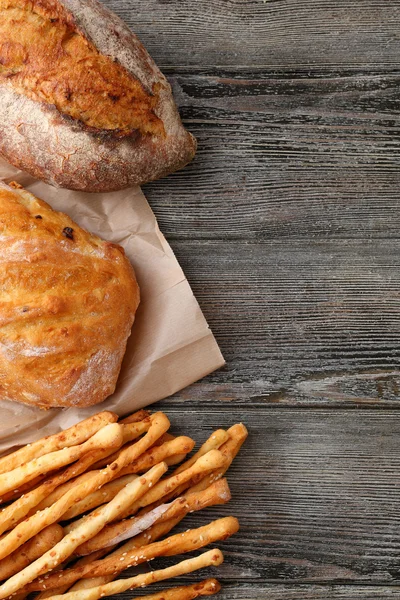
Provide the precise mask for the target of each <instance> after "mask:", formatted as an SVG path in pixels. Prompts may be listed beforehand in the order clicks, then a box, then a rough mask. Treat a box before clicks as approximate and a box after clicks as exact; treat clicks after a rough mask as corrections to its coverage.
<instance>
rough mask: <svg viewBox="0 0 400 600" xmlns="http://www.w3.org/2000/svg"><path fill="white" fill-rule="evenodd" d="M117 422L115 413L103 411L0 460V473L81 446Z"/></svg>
mask: <svg viewBox="0 0 400 600" xmlns="http://www.w3.org/2000/svg"><path fill="white" fill-rule="evenodd" d="M117 420H118V415H116V414H115V413H112V412H109V411H103V412H100V413H98V414H96V415H93V417H89V418H88V419H85V420H84V421H81V422H80V423H77V425H73V426H72V427H70V428H69V429H66V430H65V431H61V432H60V433H57V434H55V435H51V436H48V437H45V438H42V439H41V440H38V441H37V442H34V443H32V444H28V445H27V446H23V447H22V448H20V449H19V450H16V451H15V452H13V453H12V454H8V455H6V456H4V457H2V458H0V473H6V472H7V471H12V470H13V469H15V468H16V467H19V466H20V465H23V464H25V463H27V462H30V461H31V460H32V459H34V458H39V457H40V456H43V454H49V453H50V452H54V451H55V450H59V449H60V448H66V447H69V446H77V445H79V444H82V443H83V442H85V441H86V440H88V439H89V438H90V437H92V435H94V434H95V433H96V432H97V431H99V430H100V429H101V428H102V427H105V425H107V424H108V423H115V422H116V421H117Z"/></svg>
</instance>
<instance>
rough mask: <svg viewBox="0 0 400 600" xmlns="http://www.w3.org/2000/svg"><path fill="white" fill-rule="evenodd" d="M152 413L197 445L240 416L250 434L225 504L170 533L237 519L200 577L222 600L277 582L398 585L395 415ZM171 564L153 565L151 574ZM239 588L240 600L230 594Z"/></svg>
mask: <svg viewBox="0 0 400 600" xmlns="http://www.w3.org/2000/svg"><path fill="white" fill-rule="evenodd" d="M158 407H159V408H161V409H163V410H165V411H166V412H167V414H168V415H169V416H170V418H171V422H172V431H173V432H175V433H178V432H181V431H182V430H183V428H184V431H185V433H188V435H191V436H194V437H195V438H196V439H197V440H198V441H199V442H201V441H202V440H204V439H205V438H206V437H207V436H208V435H209V434H210V433H211V431H212V430H213V429H214V428H216V427H221V426H225V427H226V426H227V425H230V424H233V423H234V422H238V421H240V420H241V419H245V420H246V423H247V426H248V428H249V432H250V435H249V438H248V440H247V441H246V443H245V445H244V446H243V448H242V450H241V452H240V454H239V456H238V457H237V459H236V461H235V462H234V464H233V465H232V467H231V469H230V470H229V472H228V481H229V484H230V486H231V490H232V500H231V502H230V503H229V504H227V505H225V506H219V507H215V508H211V509H207V510H205V511H202V512H200V513H193V514H191V515H188V516H187V517H186V518H185V519H184V521H183V522H182V523H181V525H180V526H179V528H178V529H177V531H184V530H185V529H187V528H188V527H197V526H201V525H203V524H205V523H206V522H208V521H210V520H211V519H212V518H218V517H222V516H227V515H231V514H232V515H235V516H237V517H239V520H240V523H241V529H240V531H239V533H238V534H237V535H235V536H234V537H232V538H231V539H230V540H228V541H226V542H223V543H218V544H216V545H217V546H218V547H221V549H223V551H224V553H225V557H226V561H225V563H224V564H223V565H222V566H221V567H219V568H218V569H216V570H209V571H207V574H208V575H212V576H216V573H217V574H218V577H219V578H220V579H221V581H222V582H223V583H224V584H226V585H227V588H226V591H225V592H224V593H223V594H222V595H221V596H220V597H221V599H224V600H228V599H229V598H236V597H238V598H246V595H245V594H246V593H248V590H249V589H251V585H252V584H254V585H255V586H256V589H257V590H259V589H264V586H266V584H267V583H273V582H278V583H279V582H281V583H282V582H284V581H291V582H292V583H294V582H297V583H305V582H320V583H327V582H331V583H332V582H334V583H336V584H339V583H344V582H348V583H351V584H356V583H362V582H370V583H372V584H375V585H378V584H382V583H390V584H399V583H400V555H399V543H400V537H399V532H398V520H399V517H400V495H399V490H398V487H399V486H398V477H396V476H395V474H397V473H398V472H399V468H400V446H399V438H400V413H399V411H396V410H392V411H389V410H382V411H376V410H368V409H366V410H362V411H349V410H343V409H336V410H329V409H328V410H326V409H316V410H314V409H309V410H302V409H291V410H286V409H284V408H280V407H269V408H268V407H266V408H263V409H261V408H258V409H257V410H247V411H244V410H243V409H242V408H241V407H232V406H231V407H230V408H229V412H228V411H227V409H226V406H225V405H224V403H222V402H215V403H214V404H213V405H205V406H203V409H202V410H201V411H200V410H199V404H198V400H197V398H196V396H194V398H193V400H192V401H187V402H186V403H185V405H182V404H181V406H176V405H175V404H174V403H171V402H169V401H163V402H161V403H159V404H158ZM175 560H176V559H168V560H166V559H164V560H159V559H157V560H156V561H154V562H153V563H152V568H156V567H157V566H158V565H161V566H164V565H167V564H171V563H172V562H175ZM198 578H199V576H197V577H196V576H190V578H189V577H188V578H186V579H185V580H186V581H188V580H190V581H193V580H196V579H198ZM238 584H240V585H241V586H244V587H243V588H241V589H242V590H244V591H243V594H244V595H243V596H241V595H240V594H239V595H237V596H236V595H235V594H236V592H235V593H234V594H233V595H231V590H232V589H233V590H234V589H236V588H234V587H233V585H235V586H236V585H238ZM268 589H269V588H268ZM282 589H284V588H282ZM281 593H282V592H281ZM319 593H320V592H319ZM250 597H254V598H257V595H256V594H254V595H253V596H250ZM259 597H261V596H259ZM272 597H274V596H272ZM275 597H276V598H279V597H280V596H279V595H278V593H277V595H276V596H275ZM288 597H289V598H290V595H289V596H288ZM293 597H294V598H297V597H298V598H302V596H301V595H299V596H296V595H295V593H294V595H293ZM304 597H305V598H307V597H308V596H307V595H305V596H304ZM310 597H311V598H312V597H313V596H310ZM318 597H319V596H318V595H316V598H318ZM327 597H329V596H327ZM332 597H334V596H332ZM340 597H341V596H339V598H340ZM356 597H357V596H356ZM367 597H368V596H367Z"/></svg>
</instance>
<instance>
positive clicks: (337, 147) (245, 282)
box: [107, 0, 400, 600]
mask: <svg viewBox="0 0 400 600" xmlns="http://www.w3.org/2000/svg"><path fill="white" fill-rule="evenodd" d="M107 4H108V5H109V6H111V7H112V8H113V9H114V10H115V11H116V12H117V13H118V14H119V15H120V16H122V17H123V18H124V19H125V20H126V21H127V22H128V24H129V25H130V26H131V27H132V28H133V29H134V31H136V33H138V34H139V36H140V38H141V39H142V40H143V42H144V43H145V45H146V46H147V48H148V49H149V51H150V52H151V54H152V55H153V57H154V58H155V59H156V61H157V62H158V64H159V65H160V66H161V67H162V68H163V70H164V71H165V73H166V74H167V75H168V76H169V78H170V81H171V83H172V86H173V89H174V93H175V97H176V99H177V102H178V104H179V107H180V110H181V114H182V116H183V119H184V122H185V124H186V125H187V127H188V128H189V129H190V130H191V131H192V132H193V133H194V134H195V135H196V136H197V138H198V140H199V151H198V155H197V157H196V159H195V161H194V162H193V164H192V165H190V166H189V167H188V168H186V169H185V170H183V171H182V172H179V173H176V174H174V175H172V176H170V177H169V178H166V179H164V180H162V181H159V182H155V183H152V184H149V185H147V186H145V193H146V195H147V197H148V198H149V201H150V203H151V205H152V207H153V209H154V211H155V213H156V215H157V217H158V219H159V222H160V226H161V229H162V230H163V231H164V233H165V234H166V236H167V238H168V239H169V241H170V242H171V244H172V246H173V249H174V250H175V252H176V253H177V256H178V258H179V260H180V262H181V264H182V266H183V268H184V270H185V273H186V274H187V276H188V279H189V281H190V283H191V284H192V286H193V290H194V292H195V294H196V296H197V298H198V299H199V302H200V305H201V307H202V309H203V310H204V313H205V315H206V317H207V319H208V321H209V323H210V325H211V327H212V329H213V331H214V332H215V334H216V337H217V340H218V342H219V343H220V345H221V348H222V350H223V353H224V355H225V357H226V359H227V366H226V367H225V368H223V369H221V370H220V371H218V372H217V373H214V374H212V375H211V376H209V377H207V378H205V379H204V380H202V381H200V382H198V383H196V384H195V385H193V386H190V387H189V388H187V389H186V390H183V391H182V392H179V393H178V394H176V395H175V396H174V397H173V398H170V399H168V400H167V401H164V402H162V403H160V404H159V407H160V408H162V409H165V410H166V411H167V413H168V414H169V415H170V416H171V417H172V421H173V422H174V424H175V426H176V427H177V429H179V430H180V431H183V432H184V433H189V434H190V433H191V434H193V436H194V437H196V439H199V440H200V439H204V438H205V437H206V435H207V433H209V432H210V431H211V429H212V428H216V427H218V426H226V425H228V424H230V423H231V422H234V421H237V420H243V421H244V422H245V423H246V424H247V425H248V426H249V429H250V439H249V441H248V443H247V444H246V446H245V447H244V449H243V451H242V453H241V455H240V457H239V458H238V460H237V463H236V464H235V465H234V467H233V468H232V470H231V472H230V475H229V480H230V482H231V486H232V490H233V492H234V497H233V500H232V503H231V504H230V505H229V506H226V507H219V508H218V509H212V510H208V511H206V512H205V513H203V514H198V515H191V516H190V517H188V518H187V519H185V521H186V522H185V527H188V526H190V525H200V524H203V523H204V522H206V520H207V519H211V518H212V517H216V516H222V515H226V514H231V513H232V514H236V515H237V516H239V517H240V520H241V523H242V529H241V531H240V533H239V534H238V535H237V536H235V538H233V539H231V540H229V541H227V542H225V543H223V544H220V546H221V547H222V548H223V549H224V551H225V554H226V562H225V564H224V565H223V566H222V567H221V570H220V574H221V579H222V581H223V583H224V591H223V592H222V594H221V596H220V597H221V599H223V600H225V599H226V600H228V599H230V600H235V599H237V600H246V599H247V600H253V599H254V600H255V599H257V600H263V599H264V598H265V599H267V598H270V599H272V600H278V599H279V600H280V599H282V600H283V599H285V600H317V599H318V600H319V599H321V600H322V599H328V600H329V599H331V598H332V599H333V598H337V599H340V600H342V599H343V600H344V599H347V598H357V599H360V600H361V598H362V599H363V600H370V599H371V600H372V598H374V599H375V598H377V599H379V598H382V599H386V598H393V599H395V600H397V599H399V600H400V591H399V589H400V588H398V587H397V585H396V584H398V583H399V582H400V564H399V558H398V557H399V536H398V532H397V529H398V520H399V500H398V496H399V494H398V487H399V486H398V480H399V472H400V463H399V460H400V454H399V450H398V448H399V443H398V439H399V433H400V431H399V430H400V416H399V412H398V411H396V410H395V409H396V408H397V407H398V406H399V389H400V369H399V352H400V350H399V333H400V331H399V329H400V319H399V298H400V279H399V278H400V276H399V259H398V256H399V231H400V228H399V226H400V221H399V218H400V217H399V214H400V212H399V192H398V190H399V183H400V169H399V166H400V164H399V163H400V161H399V131H400V120H399V112H400V111H399V109H400V103H399V84H400V65H399V55H400V38H399V35H398V30H399V25H400V1H399V0H392V1H390V2H377V1H376V0H358V1H354V0H349V1H346V2H345V1H344V0H326V1H325V0H324V1H320V0H316V1H315V2H303V1H302V0H263V1H262V0H196V1H195V0H192V1H191V0H179V1H178V0H149V2H146V3H144V4H143V3H142V4H139V3H138V2H132V1H131V0H107ZM170 562H171V561H169V563H168V561H167V563H165V564H170ZM161 564H164V563H162V561H161ZM154 566H155V565H153V567H154ZM207 574H210V575H214V574H215V573H211V572H209V573H207ZM203 576H204V574H202V573H199V574H197V575H195V576H193V577H188V578H186V579H184V581H195V580H199V579H201V578H202V577H203ZM343 583H345V584H346V585H342V584H343ZM315 584H318V585H315ZM332 584H334V585H332ZM169 586H170V584H169ZM169 586H167V587H169ZM162 587H163V586H159V587H158V589H162ZM142 593H143V591H142V590H141V591H140V592H136V593H134V592H130V593H126V594H124V596H123V597H124V598H126V599H128V598H132V597H133V596H139V595H141V594H142Z"/></svg>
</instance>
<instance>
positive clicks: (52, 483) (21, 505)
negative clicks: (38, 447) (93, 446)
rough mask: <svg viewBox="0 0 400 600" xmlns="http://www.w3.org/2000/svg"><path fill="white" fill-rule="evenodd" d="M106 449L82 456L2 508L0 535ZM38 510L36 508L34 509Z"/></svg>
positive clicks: (87, 466) (90, 463)
mask: <svg viewBox="0 0 400 600" xmlns="http://www.w3.org/2000/svg"><path fill="white" fill-rule="evenodd" d="M108 451H109V450H108V448H105V449H104V450H95V451H93V452H89V453H88V454H87V455H86V456H83V457H82V458H81V459H79V460H78V461H77V462H76V463H74V464H72V465H70V466H69V467H67V468H66V469H64V470H63V471H62V472H61V473H57V474H56V475H54V476H51V477H50V478H49V479H46V481H44V482H43V483H42V485H40V486H39V487H38V488H36V489H34V490H31V491H30V492H28V493H27V494H24V496H21V497H20V498H18V500H16V501H15V502H14V503H13V504H10V505H9V506H7V507H6V508H3V509H2V511H1V512H0V534H2V533H4V531H6V530H7V529H10V528H11V527H13V526H14V525H16V524H17V523H18V522H19V521H21V520H22V519H23V518H24V517H26V515H28V514H29V513H30V511H31V510H32V509H33V508H35V507H38V505H39V503H40V502H41V501H42V500H44V499H45V498H46V497H47V496H48V495H50V494H51V493H52V492H53V490H54V489H56V488H57V487H58V486H60V485H61V484H63V483H64V482H66V481H69V480H70V479H72V478H74V477H76V475H80V474H81V473H83V472H84V471H86V469H88V468H89V467H91V466H92V465H93V463H95V462H96V461H97V460H98V459H99V458H100V457H101V456H104V454H105V453H108ZM36 509H37V510H38V508H36Z"/></svg>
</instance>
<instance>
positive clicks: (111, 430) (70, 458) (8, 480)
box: [0, 423, 122, 496]
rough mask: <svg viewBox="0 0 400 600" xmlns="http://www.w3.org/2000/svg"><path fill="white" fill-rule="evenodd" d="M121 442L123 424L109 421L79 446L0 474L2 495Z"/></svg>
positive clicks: (35, 459)
mask: <svg viewBox="0 0 400 600" xmlns="http://www.w3.org/2000/svg"><path fill="white" fill-rule="evenodd" d="M121 442H122V426H121V425H118V423H109V424H107V425H106V426H105V427H103V428H102V429H100V430H99V431H97V432H96V433H95V434H94V435H93V436H92V437H91V438H89V439H88V440H87V441H86V442H84V443H83V444H81V445H79V446H72V447H70V448H64V449H63V450H56V451H55V452H50V453H49V454H45V455H43V456H41V457H39V458H34V459H33V460H31V461H30V462H27V463H22V464H21V465H20V466H19V467H16V468H15V469H13V470H12V471H7V472H6V473H2V474H0V496H2V494H6V493H7V492H10V491H11V490H14V489H16V488H18V486H20V485H22V484H24V483H26V482H28V481H30V480H32V479H34V478H35V477H36V476H37V475H42V474H44V473H46V472H49V471H54V470H55V469H58V468H61V467H64V466H65V465H67V464H70V463H72V462H74V461H76V460H78V459H79V458H81V457H82V456H84V455H85V454H86V453H87V452H90V451H91V450H95V449H98V448H103V447H104V446H111V447H114V448H115V447H117V446H119V445H121Z"/></svg>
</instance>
